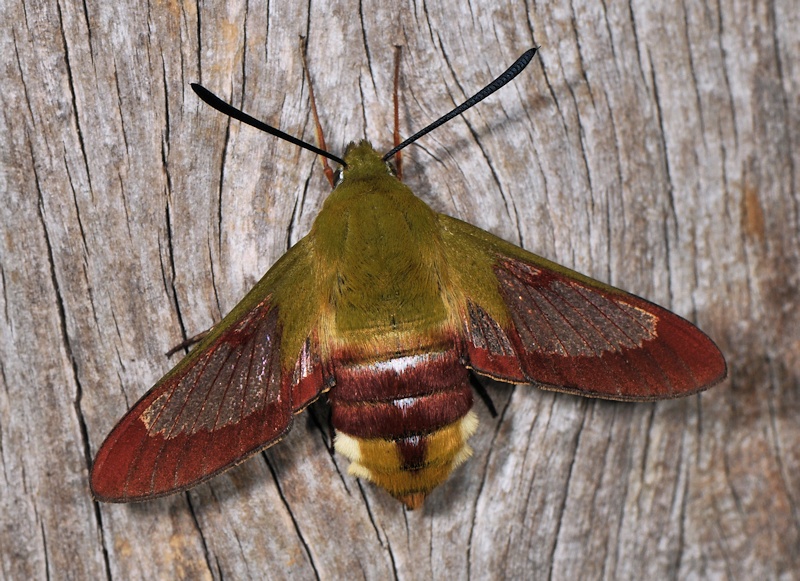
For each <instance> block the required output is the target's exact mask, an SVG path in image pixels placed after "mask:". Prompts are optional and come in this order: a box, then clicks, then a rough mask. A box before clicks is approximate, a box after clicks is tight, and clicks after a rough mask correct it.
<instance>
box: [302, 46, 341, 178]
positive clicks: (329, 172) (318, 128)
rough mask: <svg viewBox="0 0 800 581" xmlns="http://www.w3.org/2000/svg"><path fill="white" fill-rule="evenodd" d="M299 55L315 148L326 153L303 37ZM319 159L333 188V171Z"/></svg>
mask: <svg viewBox="0 0 800 581" xmlns="http://www.w3.org/2000/svg"><path fill="white" fill-rule="evenodd" d="M300 54H301V55H302V57H303V70H304V71H305V73H306V80H307V81H308V97H309V101H310V102H311V113H312V114H313V116H314V127H315V129H316V133H317V146H318V147H319V148H320V149H324V150H325V151H328V146H327V145H325V135H324V133H323V132H322V124H321V123H320V122H319V115H318V114H317V100H316V99H315V98H314V85H313V84H312V83H311V71H309V70H308V60H307V58H306V39H305V37H304V36H301V37H300ZM320 159H321V160H322V171H323V173H324V174H325V177H326V178H328V181H329V182H330V184H331V187H333V186H334V177H333V170H332V169H331V166H330V165H329V164H328V158H327V157H323V156H320Z"/></svg>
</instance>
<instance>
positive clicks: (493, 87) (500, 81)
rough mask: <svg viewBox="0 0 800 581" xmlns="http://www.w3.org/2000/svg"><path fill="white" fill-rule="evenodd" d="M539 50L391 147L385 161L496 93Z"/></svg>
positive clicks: (520, 70) (523, 58)
mask: <svg viewBox="0 0 800 581" xmlns="http://www.w3.org/2000/svg"><path fill="white" fill-rule="evenodd" d="M537 50H539V47H538V46H535V47H533V48H532V49H530V50H528V51H526V52H525V53H524V54H523V55H522V56H521V57H519V58H518V59H517V60H516V61H514V64H513V65H511V66H510V67H508V69H507V70H506V72H504V73H503V74H502V75H500V76H499V77H497V78H496V79H495V80H494V81H492V82H491V83H489V84H488V85H486V86H485V87H484V88H483V89H481V90H480V91H478V92H477V93H475V94H474V95H473V96H472V97H470V98H469V99H467V100H466V101H464V102H463V103H462V104H461V105H459V106H458V107H456V108H455V109H453V110H452V111H450V112H449V113H448V114H447V115H444V116H442V117H440V118H439V119H437V120H436V121H434V122H433V123H431V124H430V125H428V126H427V127H426V128H425V129H423V130H421V131H417V132H416V133H415V134H414V135H412V136H411V137H409V138H408V139H406V140H405V141H404V142H403V143H401V144H400V145H398V146H396V147H394V148H393V149H391V150H390V151H389V153H387V154H386V155H384V156H383V161H387V160H388V159H389V158H390V157H392V156H393V155H394V154H396V153H397V152H398V151H400V150H401V149H403V148H404V147H405V146H407V145H410V144H412V143H414V142H415V141H416V140H417V139H419V138H420V137H422V136H423V135H427V134H428V133H430V132H431V131H433V130H434V129H436V128H437V127H439V126H440V125H444V124H445V123H447V122H448V121H450V119H452V118H453V117H455V116H456V115H461V113H463V112H464V111H466V110H467V109H469V108H470V107H472V106H473V105H475V104H477V103H480V102H481V101H483V100H484V99H485V98H486V97H488V96H489V95H491V94H492V93H494V92H495V91H497V90H498V89H500V88H501V87H503V86H504V85H506V84H508V82H509V81H511V80H512V79H513V78H514V77H516V76H517V75H518V74H520V73H521V72H522V70H523V69H524V68H525V67H526V66H528V63H529V62H531V59H533V55H535V54H536V51H537Z"/></svg>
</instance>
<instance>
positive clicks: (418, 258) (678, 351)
mask: <svg viewBox="0 0 800 581" xmlns="http://www.w3.org/2000/svg"><path fill="white" fill-rule="evenodd" d="M535 51H536V49H535V48H534V49H531V50H529V51H527V52H526V53H525V54H523V55H522V56H521V57H520V59H519V60H518V61H517V62H515V63H514V64H513V65H512V66H511V67H510V68H509V69H508V70H507V71H506V72H505V73H503V75H501V76H500V77H498V78H497V79H496V80H495V81H494V82H493V83H491V84H490V85H488V86H487V87H486V88H484V89H483V90H482V91H480V92H479V93H477V94H476V95H475V96H474V97H473V98H471V99H469V100H468V101H466V102H465V103H464V104H462V105H461V106H460V107H457V108H456V109H454V110H453V111H451V112H450V113H448V114H447V115H445V116H444V117H443V118H442V119H440V120H439V121H437V122H435V123H433V124H431V125H430V126H428V127H426V128H425V129H423V130H422V131H420V132H419V133H418V134H416V135H414V136H413V137H412V138H410V139H408V140H406V142H404V143H402V144H399V145H397V146H396V147H395V148H394V149H393V150H391V151H390V152H389V153H387V154H386V155H383V156H382V155H380V154H379V153H377V152H376V151H375V149H374V148H373V147H372V145H370V144H369V143H368V142H366V141H362V142H360V143H354V144H350V145H349V146H348V147H347V149H346V151H345V154H344V156H343V159H339V158H337V157H335V156H333V155H331V154H329V153H328V152H326V151H324V143H321V146H322V148H316V147H314V146H312V145H310V144H306V143H303V142H300V141H299V140H297V139H296V138H293V137H291V136H288V135H286V134H284V133H282V132H281V131H279V130H277V129H274V128H272V127H269V126H267V125H265V124H264V123H262V122H260V121H257V120H255V119H253V118H252V117H250V116H248V115H246V114H245V113H243V112H241V111H239V110H238V109H235V108H233V107H232V106H231V105H229V104H227V103H224V102H222V101H220V100H219V99H218V98H216V97H215V96H214V95H212V94H211V93H210V92H209V91H207V90H205V89H203V88H202V87H200V86H199V85H193V87H194V89H195V91H196V92H197V94H198V95H199V96H200V97H201V98H202V99H203V100H204V101H206V102H207V103H209V104H211V105H212V106H214V107H215V108H217V109H219V110H221V111H223V112H225V113H228V114H229V115H231V116H233V117H235V118H236V119H239V120H241V121H243V122H246V123H249V124H251V125H254V126H256V127H259V128H262V129H264V130H266V131H268V132H270V133H272V134H275V135H278V136H280V137H282V138H284V139H288V140H289V141H292V142H293V143H298V144H300V145H302V146H303V147H306V148H308V149H311V150H312V151H315V152H317V153H319V154H320V155H324V156H326V157H328V158H330V159H333V160H334V161H336V162H338V163H339V164H340V166H341V169H340V170H339V172H338V174H337V177H336V179H335V180H334V179H332V180H331V181H332V183H333V184H335V187H334V188H333V191H332V193H331V194H330V195H329V197H328V198H327V199H326V201H325V203H324V205H323V207H322V210H321V211H320V213H319V215H318V216H317V218H316V220H315V222H314V224H313V227H312V228H311V231H310V232H309V234H308V235H307V236H306V237H305V238H303V239H302V240H300V241H299V242H298V243H297V244H295V245H294V246H293V247H292V248H291V249H289V251H288V252H287V253H286V254H285V255H284V256H283V257H282V258H280V259H279V260H278V261H277V262H276V263H275V264H274V266H272V268H270V269H269V271H268V272H267V273H266V275H264V277H263V278H262V279H261V280H260V281H259V282H258V284H256V286H255V287H254V288H253V289H252V290H251V291H250V292H249V293H248V294H247V295H246V296H245V297H244V299H243V300H242V301H241V302H240V303H239V304H238V305H237V306H236V307H235V308H234V309H233V311H231V313H230V314H228V315H227V316H226V317H225V318H224V319H223V320H222V321H221V322H220V323H218V324H217V325H216V326H215V327H213V328H212V329H211V330H210V332H209V333H208V334H207V336H205V338H204V339H202V340H201V341H200V342H199V344H198V345H197V346H196V348H194V349H193V350H192V351H190V352H189V353H188V355H187V356H186V357H185V358H184V359H183V360H182V361H181V362H180V363H178V364H177V365H176V366H175V368H174V369H172V371H170V372H169V373H167V374H166V375H165V376H164V377H163V378H162V379H161V380H160V381H159V382H158V383H156V385H155V386H154V387H153V388H152V389H151V390H150V391H148V392H147V393H146V394H145V395H144V396H143V397H142V398H141V399H140V400H139V401H138V402H137V403H136V404H135V405H134V406H133V408H131V410H130V411H129V412H128V413H127V414H126V415H125V416H124V417H123V418H122V420H121V421H120V422H119V423H118V424H117V425H116V427H115V428H114V429H113V430H112V431H111V433H110V435H109V436H108V437H107V438H106V440H105V442H104V443H103V444H102V446H101V447H100V450H99V451H98V453H97V457H96V458H95V461H94V464H93V466H92V471H91V489H92V492H93V494H94V496H95V497H96V498H97V499H98V500H101V501H106V502H128V501H138V500H146V499H151V498H156V497H160V496H163V495H167V494H172V493H174V492H178V491H182V490H185V489H187V488H190V487H192V486H195V485H197V484H199V483H200V482H203V481H205V480H207V479H209V478H211V477H212V476H214V475H216V474H219V473H220V472H222V471H224V470H227V469H228V468H230V467H232V466H234V465H236V464H238V463H240V462H242V461H243V460H244V459H246V458H247V457H249V456H251V455H252V454H254V453H256V452H257V451H259V450H262V449H264V448H266V447H269V446H271V445H273V444H275V443H276V442H278V441H279V440H280V439H281V438H282V437H283V436H284V435H285V434H286V433H287V432H288V430H289V429H290V427H291V425H292V420H293V418H294V416H295V415H297V414H298V413H300V412H301V411H303V410H304V409H305V408H306V407H307V406H308V405H309V404H310V403H312V402H314V401H315V400H316V399H317V398H319V397H320V395H321V394H323V393H327V398H328V401H329V404H330V409H331V423H332V426H333V428H334V430H335V439H334V446H335V449H336V450H337V451H338V452H339V453H341V454H342V455H344V456H345V457H347V458H348V459H349V460H350V462H351V463H350V467H349V471H350V473H351V474H353V475H355V476H357V477H359V478H363V479H365V480H368V481H371V482H373V483H375V484H376V485H378V486H380V487H381V488H384V489H385V490H386V491H388V492H389V494H391V495H392V496H394V497H395V498H397V499H398V500H399V501H401V502H402V503H403V504H404V505H405V506H406V507H408V508H409V509H413V508H418V507H420V506H421V505H422V503H423V501H424V499H425V497H426V496H427V495H428V494H430V492H431V491H432V490H434V489H435V488H436V487H437V486H438V485H439V484H441V483H442V482H443V481H444V480H446V479H447V478H448V476H449V475H450V473H451V472H452V471H453V469H454V468H455V467H456V466H458V465H459V464H461V463H462V462H463V461H464V460H466V459H467V458H468V457H469V456H470V454H471V449H470V447H469V445H468V443H467V440H468V439H469V437H470V436H471V435H472V434H473V433H474V432H475V430H476V426H477V424H478V420H477V416H476V415H475V413H474V412H473V411H471V408H472V404H473V390H472V387H471V382H470V379H471V377H470V375H471V374H478V375H481V376H486V377H489V378H492V379H495V380H500V381H502V382H508V383H527V384H534V385H536V386H538V387H540V388H542V389H547V390H555V391H561V392H566V393H570V394H578V395H583V396H589V397H599V398H606V399H612V400H623V401H651V400H658V399H665V398H674V397H681V396H686V395H690V394H693V393H697V392H698V391H701V390H703V389H706V388H708V387H710V386H712V385H714V384H716V383H718V382H719V381H721V380H722V379H723V378H724V377H725V375H726V364H725V360H724V358H723V356H722V354H721V352H720V350H719V349H718V348H717V346H716V345H715V344H714V343H713V342H712V341H711V339H709V338H708V337H707V336H706V335H705V334H704V333H703V332H702V331H700V330H699V329H698V328H697V327H695V326H694V325H692V324H691V323H689V322H688V321H686V320H684V319H682V318H681V317H679V316H678V315H675V314H673V313H671V312H669V311H667V310H665V309H663V308H662V307H659V306H657V305H655V304H653V303H651V302H648V301H646V300H644V299H642V298H639V297H637V296H634V295H631V294H629V293H627V292H624V291H622V290H619V289H616V288H613V287H611V286H608V285H606V284H603V283H601V282H598V281H596V280H593V279H591V278H589V277H586V276H583V275H581V274H578V273H577V272H573V271H571V270H569V269H567V268H564V267H563V266H559V265H558V264H555V263H553V262H550V261H549V260H545V259H544V258H541V257H539V256H536V255H534V254H531V253H530V252H527V251H525V250H523V249H521V248H519V247H517V246H514V245H513V244H510V243H508V242H505V241H504V240H501V239H500V238H498V237H496V236H493V235H492V234H489V233H488V232H485V231H483V230H481V229H479V228H476V227H475V226H471V225H469V224H467V223H465V222H462V221H461V220H458V219H456V218H452V217H450V216H445V215H442V214H438V213H436V212H434V211H433V210H432V209H431V208H430V207H428V206H427V205H426V204H425V203H424V202H423V201H422V200H420V199H419V198H418V197H416V196H415V195H414V194H413V193H412V192H411V190H410V189H409V188H408V187H407V186H405V185H404V184H403V183H402V182H401V181H400V179H398V176H397V175H396V174H395V171H394V170H393V169H392V167H391V166H390V165H389V163H388V159H389V158H391V157H392V156H394V155H395V154H396V153H397V151H399V150H400V149H401V148H402V147H404V146H405V145H407V144H408V143H410V142H412V141H414V140H415V139H417V138H418V137H420V136H421V135H424V134H425V133H427V132H428V131H430V130H431V129H432V128H434V127H436V126H438V125H439V124H441V123H443V122H444V121H446V120H448V119H450V118H452V117H454V116H456V115H458V114H460V113H461V112H462V111H464V110H465V109H466V108H468V107H470V106H472V105H474V104H475V103H477V102H478V101H480V100H482V99H483V98H485V97H486V96H487V95H489V94H491V93H492V92H494V91H495V90H497V89H498V88H500V87H501V86H503V85H504V84H506V83H507V82H509V81H510V80H511V79H513V78H514V77H515V76H516V75H517V74H519V72H520V71H522V69H523V68H524V67H525V66H526V65H527V64H528V63H529V62H530V60H531V59H532V58H533V56H534V54H535ZM306 68H307V67H306ZM395 75H397V73H395ZM396 94H397V90H396V89H395V95H396ZM312 107H313V94H312ZM396 107H397V101H396V100H395V111H396V110H397V109H396ZM315 111H316V110H315ZM397 141H398V138H397V132H395V143H397ZM326 169H327V170H328V171H329V170H330V168H327V166H326ZM330 176H332V173H331V174H330Z"/></svg>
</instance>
